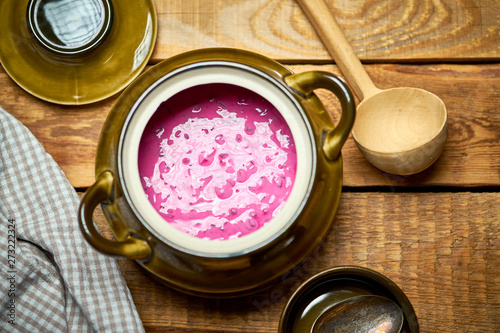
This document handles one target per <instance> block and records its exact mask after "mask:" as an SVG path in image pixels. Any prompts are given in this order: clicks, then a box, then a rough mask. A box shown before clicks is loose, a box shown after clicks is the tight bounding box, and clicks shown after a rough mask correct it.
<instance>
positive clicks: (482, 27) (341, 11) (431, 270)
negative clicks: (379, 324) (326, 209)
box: [0, 0, 500, 333]
mask: <svg viewBox="0 0 500 333" xmlns="http://www.w3.org/2000/svg"><path fill="white" fill-rule="evenodd" d="M155 3H156V8H157V11H158V19H159V20H158V40H157V45H156V48H155V52H154V55H153V58H152V59H151V65H153V64H155V63H157V62H158V61H160V60H162V59H165V58H168V57H170V56H172V55H175V54H178V53H180V52H182V51H187V50H192V49H196V48H202V47H213V46H229V47H238V48H243V49H248V50H252V51H256V52H259V53H261V54H264V55H266V56H268V57H271V58H274V59H277V60H279V61H281V62H282V63H284V64H286V65H287V66H289V67H290V68H291V69H292V70H293V71H295V72H302V71H307V70H326V71H330V72H333V73H337V74H340V73H339V71H338V69H337V67H336V66H335V65H334V64H333V61H332V60H331V57H330V56H329V54H328V53H327V51H326V50H325V48H324V47H323V46H322V43H321V42H320V41H319V39H318V37H317V36H316V34H315V32H314V30H313V29H312V27H311V25H310V24H309V22H308V21H307V19H306V18H305V16H304V15H303V13H302V12H301V10H300V8H299V7H298V5H297V4H296V3H295V2H294V1H293V0H238V1H236V0H156V1H155ZM328 4H329V6H330V7H331V10H332V11H333V12H334V14H335V15H336V17H337V18H338V20H339V23H340V25H341V26H342V27H343V29H344V30H345V33H346V35H347V37H348V39H349V40H350V41H351V42H352V44H353V47H354V48H355V50H356V52H357V53H358V55H359V57H360V58H361V59H362V61H363V62H364V63H365V64H366V66H365V67H366V69H367V71H368V73H369V75H370V76H371V77H372V79H373V80H374V82H375V84H376V85H377V86H378V87H380V88H389V87H396V86H414V87H419V88H423V89H426V90H429V91H431V92H433V93H435V94H437V95H438V96H439V97H441V99H442V100H443V101H444V102H445V104H446V106H447V109H448V113H449V136H448V142H447V146H446V148H445V150H444V153H443V155H442V156H441V158H440V159H439V160H438V161H437V162H436V163H435V164H434V165H433V166H432V167H431V168H429V169H427V170H426V171H424V172H422V173H420V174H417V175H414V176H407V177H402V176H395V175H390V174H386V173H383V172H381V171H379V170H378V169H376V168H374V167H372V166H371V165H370V164H369V163H368V162H367V161H366V160H364V158H363V157H362V155H361V153H360V152H359V151H358V149H357V148H356V146H355V144H354V142H353V141H352V138H350V139H349V140H348V142H347V143H346V145H345V147H344V148H343V158H344V188H343V194H342V197H341V200H340V207H339V211H338V214H337V218H336V222H335V225H334V227H333V229H332V231H331V233H330V235H329V237H328V239H327V240H326V242H325V244H324V246H323V248H322V250H321V252H320V255H318V256H316V257H315V258H314V260H312V261H310V262H309V264H308V265H307V266H305V267H303V268H302V269H301V270H299V272H298V273H297V274H296V277H297V278H298V279H300V280H304V279H305V278H307V277H309V276H311V275H313V274H314V273H317V272H319V271H321V270H323V269H326V268H329V267H333V266H338V265H359V266H364V267H368V268H371V269H374V270H376V271H378V272H380V273H382V274H384V275H386V276H387V277H389V278H390V279H392V280H393V281H394V282H395V283H397V284H398V285H399V286H400V287H401V288H402V289H403V291H404V292H405V293H406V295H407V296H408V297H409V299H410V300H411V302H412V304H413V306H414V308H415V310H416V313H417V316H418V319H419V324H420V328H421V330H422V332H493V331H497V332H498V331H499V330H500V96H499V91H500V64H499V60H500V37H499V36H500V16H499V13H500V2H498V1H497V0H462V1H456V0H442V1H430V0H407V1H400V0H342V1H340V0H339V1H333V0H329V1H328ZM0 87H1V89H0V105H1V106H2V107H3V108H4V109H5V110H7V111H8V112H10V113H11V114H13V115H14V116H15V117H17V118H18V119H19V120H21V121H22V122H23V123H24V124H25V125H26V126H27V127H28V128H29V129H30V130H31V131H32V132H33V133H34V135H35V136H36V137H37V138H38V139H39V140H40V141H41V143H42V144H43V145H44V147H45V148H46V150H47V151H48V152H49V153H50V154H51V155H52V156H53V157H54V159H55V160H56V161H57V163H58V164H59V165H60V166H61V168H62V169H63V170H64V172H65V173H66V175H67V176H68V178H69V180H70V181H71V183H72V184H73V185H74V187H75V188H76V190H77V191H78V192H80V193H83V192H84V191H85V190H86V188H87V187H88V186H90V185H91V184H92V183H93V181H94V156H95V151H96V144H97V139H98V136H99V133H100V128H101V126H102V124H103V122H104V120H105V118H106V115H107V112H108V111H109V109H110V108H111V106H112V104H113V103H114V101H115V100H116V98H117V97H116V96H115V97H112V98H109V99H107V100H105V101H102V102H99V103H95V104H91V105H87V106H81V107H66V106H58V105H53V104H50V103H46V102H43V101H41V100H39V99H36V98H34V97H32V96H31V95H29V94H27V93H26V92H25V91H24V90H22V89H21V88H19V87H18V86H17V85H16V84H14V83H13V81H12V80H11V79H10V78H9V77H8V76H7V75H6V74H5V72H4V71H3V69H0ZM318 94H319V96H320V98H321V99H322V100H323V102H324V104H325V105H326V107H327V108H328V110H329V111H330V112H331V114H332V116H334V117H338V106H337V102H336V100H335V99H334V98H333V97H332V96H331V95H330V94H328V93H326V92H323V91H320V92H319V93H318ZM97 222H98V224H99V226H100V227H101V229H103V230H105V233H106V234H107V235H108V236H109V237H111V236H110V235H111V233H110V231H109V230H107V229H106V226H105V222H104V220H103V219H102V218H101V219H98V221H97ZM120 265H121V268H122V271H123V274H124V276H125V279H126V281H127V282H128V285H129V287H130V290H131V292H132V295H133V297H134V300H135V302H136V304H137V308H138V311H139V314H140V316H141V318H142V320H143V322H144V325H145V327H146V330H147V331H148V332H191V333H194V332H273V331H276V329H277V326H278V320H279V317H280V314H281V311H282V309H283V307H284V304H285V302H286V300H287V299H288V297H289V296H290V295H291V293H292V292H293V291H294V289H295V288H296V286H297V285H296V284H295V283H294V284H290V283H288V282H289V281H283V282H281V283H279V284H277V285H275V286H273V287H272V288H271V289H269V290H266V291H263V292H260V293H258V294H255V295H252V296H248V297H244V298H239V299H233V300H207V299H201V298H197V297H193V296H187V295H184V294H181V293H179V292H176V291H172V290H171V289H169V288H167V287H164V286H162V285H160V284H158V283H156V282H154V281H153V280H151V279H150V278H148V277H147V276H145V275H144V274H143V273H142V271H140V270H139V268H138V267H137V266H136V265H135V263H134V262H132V261H127V260H123V261H120ZM294 281H296V279H295V280H294Z"/></svg>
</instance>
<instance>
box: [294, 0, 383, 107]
mask: <svg viewBox="0 0 500 333" xmlns="http://www.w3.org/2000/svg"><path fill="white" fill-rule="evenodd" d="M297 3H298V4H299V5H300V7H301V8H302V10H303V11H304V13H305V14H306V16H307V17H308V19H309V21H310V22H311V23H312V25H313V26H314V28H315V29H316V32H317V33H318V35H319V37H320V38H321V40H322V41H323V44H325V46H326V48H327V49H328V51H329V52H330V54H331V55H332V57H333V59H334V60H335V63H336V64H337V65H338V66H339V68H340V70H341V71H342V73H343V74H344V75H345V77H346V79H347V81H348V82H349V83H350V85H351V87H352V88H353V90H354V92H355V93H356V95H357V96H358V98H359V99H360V100H364V99H366V98H368V97H371V96H373V95H375V94H376V93H377V92H379V91H380V90H379V89H378V88H377V87H375V85H374V84H373V82H372V80H371V79H370V77H369V76H368V73H366V71H365V69H364V68H363V65H362V64H361V61H359V58H358V57H357V56H356V53H355V52H354V50H353V48H352V46H351V44H350V43H349V41H348V40H347V38H346V37H345V35H344V33H343V32H342V29H341V28H340V26H339V25H338V23H337V20H335V17H334V16H333V15H332V13H331V11H330V9H329V8H328V6H327V5H326V3H325V1H324V0H297Z"/></svg>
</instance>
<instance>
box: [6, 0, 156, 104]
mask: <svg viewBox="0 0 500 333" xmlns="http://www.w3.org/2000/svg"><path fill="white" fill-rule="evenodd" d="M0 13H2V19H1V20H0V31H1V32H2V33H1V34H0V62H1V63H2V66H3V68H4V69H5V71H6V72H7V73H8V74H9V76H10V77H11V78H12V79H13V80H14V81H15V82H16V83H17V84H18V85H19V86H20V87H22V88H23V89H24V90H26V91H27V92H29V93H30V94H32V95H34V96H36V97H38V98H40V99H43V100H46V101H49V102H52V103H57V104H68V105H75V104H87V103H92V102H96V101H99V100H102V99H105V98H107V97H109V96H111V95H114V94H116V93H118V92H119V91H121V90H122V89H123V88H124V87H126V86H127V85H128V84H130V82H132V80H133V79H135V78H136V77H137V76H138V75H139V74H140V73H141V72H142V70H143V69H144V67H145V66H146V64H147V62H148V60H149V58H150V57H151V54H152V53H153V47H154V44H155V41H156V33H157V22H156V11H155V8H154V5H153V1H152V0H137V1H116V0H76V1H75V0H59V1H54V0H19V1H2V2H1V3H0Z"/></svg>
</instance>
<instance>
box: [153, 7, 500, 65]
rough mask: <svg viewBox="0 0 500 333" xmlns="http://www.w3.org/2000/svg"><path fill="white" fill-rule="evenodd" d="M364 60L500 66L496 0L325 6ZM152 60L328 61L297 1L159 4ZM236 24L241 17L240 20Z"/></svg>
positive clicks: (329, 58) (329, 57)
mask: <svg viewBox="0 0 500 333" xmlns="http://www.w3.org/2000/svg"><path fill="white" fill-rule="evenodd" d="M326 1H327V4H328V5H329V8H330V9H331V11H332V12H333V14H334V15H335V16H336V17H337V20H338V21H339V24H340V26H341V27H342V29H343V30H344V32H345V34H346V36H347V38H348V40H349V41H350V42H351V44H352V46H353V48H354V49H355V51H356V53H357V55H358V56H359V57H360V58H361V59H363V60H366V61H376V60H385V61H395V60H397V61H401V60H404V61H421V60H468V59H469V60H470V59H474V60H475V61H477V60H478V59H479V60H480V59H498V58H499V57H500V16H499V15H498V13H499V12H500V3H499V2H498V1H497V0H461V1H456V0H441V1H433V0H404V1H401V0H365V1H351V0H340V1H339V0H337V1H334V0H326ZM155 4H156V8H157V12H158V26H159V28H158V42H157V45H156V48H155V52H154V54H153V59H154V60H155V61H158V60H161V59H165V58H167V57H170V56H172V55H175V54H177V53H179V52H184V51H187V50H192V49H197V48H203V47H215V46H224V47H226V46H229V47H239V48H244V49H248V50H252V51H256V52H259V53H262V54H264V55H267V56H269V57H271V58H275V59H279V60H282V61H283V60H284V61H288V62H305V61H307V62H308V61H310V60H314V61H331V56H330V55H329V54H328V52H327V51H326V49H325V48H324V46H323V44H322V43H321V41H320V40H319V38H318V36H317V35H316V33H315V31H314V29H313V28H312V26H311V24H310V23H309V21H308V20H307V19H306V17H305V15H304V14H303V13H302V11H301V9H300V8H299V6H298V5H297V3H295V1H294V0H237V1H235V0H196V1H183V0H155ZM234 18H237V19H236V20H235V19H234Z"/></svg>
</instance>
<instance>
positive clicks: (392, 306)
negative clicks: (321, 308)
mask: <svg viewBox="0 0 500 333" xmlns="http://www.w3.org/2000/svg"><path fill="white" fill-rule="evenodd" d="M403 321H404V315H403V311H402V310H401V308H400V307H399V306H398V305H397V304H396V303H394V302H393V301H391V300H390V299H388V298H385V297H381V296H375V295H362V296H355V297H351V298H348V299H346V300H344V301H342V302H340V303H337V304H335V305H334V306H333V307H332V308H330V309H329V310H328V311H326V312H325V313H324V314H323V315H321V316H320V317H319V318H318V320H317V321H316V322H315V323H314V326H313V329H312V332H313V333H330V332H381V333H398V332H400V331H401V328H402V327H403Z"/></svg>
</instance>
